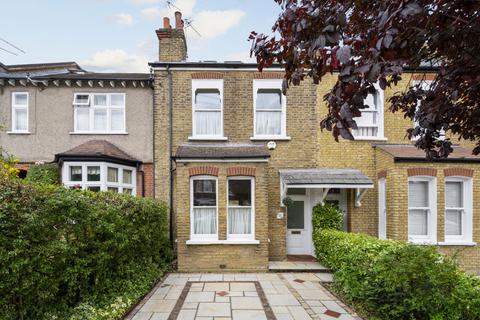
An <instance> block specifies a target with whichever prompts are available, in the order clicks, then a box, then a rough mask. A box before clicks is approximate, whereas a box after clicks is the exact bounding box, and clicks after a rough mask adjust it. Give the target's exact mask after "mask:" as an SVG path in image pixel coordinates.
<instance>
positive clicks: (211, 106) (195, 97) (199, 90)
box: [190, 79, 226, 140]
mask: <svg viewBox="0 0 480 320" xmlns="http://www.w3.org/2000/svg"><path fill="white" fill-rule="evenodd" d="M190 139H191V140H195V139H197V140H226V138H225V137H224V136H223V80H217V79H215V80H197V79H195V80H192V136H191V137H190Z"/></svg>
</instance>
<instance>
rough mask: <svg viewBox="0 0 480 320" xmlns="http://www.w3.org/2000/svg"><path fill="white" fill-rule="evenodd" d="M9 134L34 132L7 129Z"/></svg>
mask: <svg viewBox="0 0 480 320" xmlns="http://www.w3.org/2000/svg"><path fill="white" fill-rule="evenodd" d="M6 133H7V134H32V133H31V132H30V131H7V132H6Z"/></svg>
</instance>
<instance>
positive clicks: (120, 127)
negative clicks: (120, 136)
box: [110, 109, 125, 131]
mask: <svg viewBox="0 0 480 320" xmlns="http://www.w3.org/2000/svg"><path fill="white" fill-rule="evenodd" d="M123 115H124V110H123V109H121V110H118V109H113V110H111V118H110V119H111V125H110V127H111V130H112V131H124V130H125V128H124V120H123Z"/></svg>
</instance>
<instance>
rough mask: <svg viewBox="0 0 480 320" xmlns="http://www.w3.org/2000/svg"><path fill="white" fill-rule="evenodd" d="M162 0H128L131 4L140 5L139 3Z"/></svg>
mask: <svg viewBox="0 0 480 320" xmlns="http://www.w3.org/2000/svg"><path fill="white" fill-rule="evenodd" d="M160 1H162V0H128V2H130V3H131V4H136V5H139V4H140V5H141V4H154V3H159V2H160Z"/></svg>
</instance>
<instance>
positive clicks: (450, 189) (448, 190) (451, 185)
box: [445, 181, 463, 208]
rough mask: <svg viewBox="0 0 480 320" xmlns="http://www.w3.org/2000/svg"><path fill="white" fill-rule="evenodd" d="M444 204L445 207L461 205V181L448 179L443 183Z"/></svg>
mask: <svg viewBox="0 0 480 320" xmlns="http://www.w3.org/2000/svg"><path fill="white" fill-rule="evenodd" d="M445 205H446V207H447V208H462V207H463V183H462V182H460V181H449V182H446V183H445Z"/></svg>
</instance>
